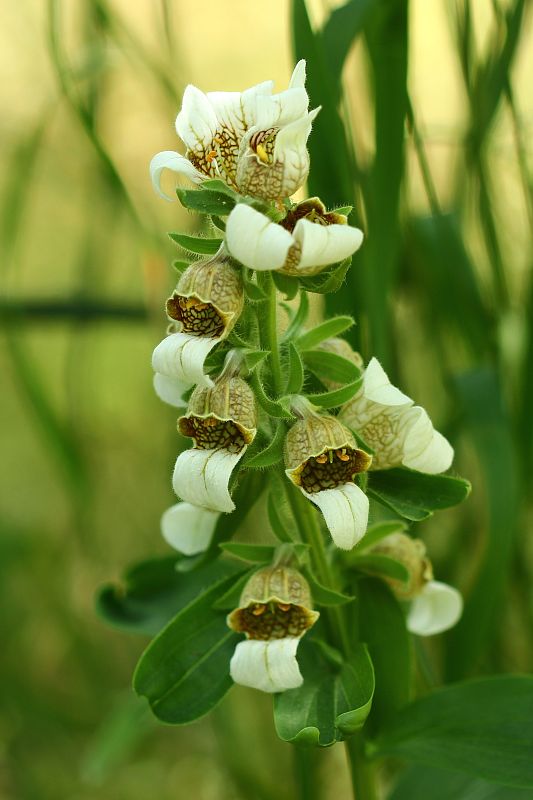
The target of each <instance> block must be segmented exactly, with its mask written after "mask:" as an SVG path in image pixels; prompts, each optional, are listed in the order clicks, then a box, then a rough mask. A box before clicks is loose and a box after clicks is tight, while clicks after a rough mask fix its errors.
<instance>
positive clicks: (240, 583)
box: [213, 559, 257, 611]
mask: <svg viewBox="0 0 533 800" xmlns="http://www.w3.org/2000/svg"><path fill="white" fill-rule="evenodd" d="M245 560H247V559H245ZM254 572H257V567H252V568H251V569H249V570H247V571H246V572H245V573H244V574H242V575H240V576H239V577H238V578H237V580H236V581H235V583H234V584H233V586H230V587H229V589H228V591H227V592H224V594H223V595H222V597H219V598H218V600H216V601H215V602H214V603H213V608H215V609H219V610H220V611H232V610H233V609H234V608H238V607H239V602H240V599H241V594H242V590H243V589H244V587H245V586H246V584H247V583H248V581H249V580H250V578H251V577H252V575H253V574H254Z"/></svg>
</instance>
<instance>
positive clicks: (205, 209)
mask: <svg viewBox="0 0 533 800" xmlns="http://www.w3.org/2000/svg"><path fill="white" fill-rule="evenodd" d="M176 194H177V195H178V199H179V200H180V202H181V204H182V205H183V206H185V208H187V209H189V211H196V212H197V213H198V214H215V215H216V216H219V217H225V216H227V215H228V214H229V213H230V211H231V210H232V208H233V207H234V206H235V200H234V199H233V198H232V197H230V196H229V195H228V194H227V193H226V192H221V191H212V190H210V189H181V188H180V187H178V188H177V189H176Z"/></svg>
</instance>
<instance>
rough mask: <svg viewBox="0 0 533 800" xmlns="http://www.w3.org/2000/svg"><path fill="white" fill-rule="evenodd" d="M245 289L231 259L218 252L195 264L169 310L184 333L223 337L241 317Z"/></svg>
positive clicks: (176, 291) (187, 272)
mask: <svg viewBox="0 0 533 800" xmlns="http://www.w3.org/2000/svg"><path fill="white" fill-rule="evenodd" d="M243 304H244V290H243V285H242V279H241V276H240V274H239V272H238V271H237V270H236V269H235V268H234V267H233V266H232V265H231V263H230V260H229V259H226V258H220V256H215V257H214V258H212V259H210V260H208V261H200V262H198V263H196V264H191V265H190V267H188V268H187V269H186V270H185V272H184V273H183V275H182V276H181V278H180V280H179V282H178V285H177V287H176V289H175V291H174V292H173V294H172V296H171V297H169V299H168V300H167V304H166V310H167V314H168V316H169V317H170V319H172V320H176V321H177V322H178V323H180V324H181V329H182V331H183V332H184V333H187V334H190V335H192V336H203V337H210V338H214V339H222V338H224V337H225V336H227V334H228V333H229V332H230V330H231V329H232V328H233V326H234V324H235V322H236V321H237V319H238V318H239V316H240V314H241V312H242V309H243Z"/></svg>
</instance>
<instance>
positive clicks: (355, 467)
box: [285, 414, 372, 494]
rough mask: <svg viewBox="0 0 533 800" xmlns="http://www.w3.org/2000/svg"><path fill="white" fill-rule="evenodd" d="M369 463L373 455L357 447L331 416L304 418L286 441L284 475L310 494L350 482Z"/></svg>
mask: <svg viewBox="0 0 533 800" xmlns="http://www.w3.org/2000/svg"><path fill="white" fill-rule="evenodd" d="M371 462H372V456H371V455H369V454H368V453H366V452H365V451H364V450H360V449H359V448H358V447H357V444H356V442H355V439H354V437H353V434H352V433H351V432H350V431H349V430H348V428H346V427H345V426H344V425H343V424H342V423H341V422H339V421H338V419H337V418H336V417H333V416H330V415H323V416H319V415H318V414H310V415H309V416H306V417H305V419H301V420H299V421H298V422H296V423H295V424H294V425H293V426H292V428H291V429H290V430H289V432H288V433H287V438H286V439H285V466H286V472H287V475H288V477H289V478H290V479H291V481H292V482H293V483H294V484H296V486H299V487H300V488H301V489H302V490H303V491H304V492H306V493H309V494H312V493H315V492H321V491H323V490H325V489H335V488H336V487H337V486H341V485H343V484H346V483H350V482H352V481H353V479H354V476H355V475H356V474H357V473H359V472H365V471H366V470H367V469H368V468H369V466H370V464H371Z"/></svg>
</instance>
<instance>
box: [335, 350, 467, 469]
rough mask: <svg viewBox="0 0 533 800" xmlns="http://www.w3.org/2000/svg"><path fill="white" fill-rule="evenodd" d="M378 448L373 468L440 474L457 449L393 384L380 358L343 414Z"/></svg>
mask: <svg viewBox="0 0 533 800" xmlns="http://www.w3.org/2000/svg"><path fill="white" fill-rule="evenodd" d="M339 419H341V420H342V421H343V422H344V423H345V424H346V425H348V426H349V427H350V428H352V429H353V430H356V431H357V432H358V433H360V434H361V436H362V437H363V439H364V440H365V442H368V444H369V445H370V447H372V449H373V450H374V451H375V453H374V460H373V462H372V468H373V469H388V468H390V467H398V466H402V465H403V466H405V467H409V468H410V469H416V470H420V471H422V472H427V473H432V474H436V473H439V472H444V471H445V470H447V469H448V468H449V467H450V466H451V463H452V461H453V448H452V446H451V445H450V443H449V442H448V440H447V439H445V438H444V436H442V434H440V433H439V432H438V431H436V430H435V429H434V428H433V425H432V423H431V420H430V419H429V417H428V415H427V413H426V411H424V409H423V408H421V407H420V406H415V405H414V401H413V400H411V398H410V397H407V395H405V394H403V392H401V391H400V390H399V389H397V388H396V387H395V386H393V385H392V384H391V383H390V381H389V379H388V377H387V375H386V373H385V371H384V370H383V367H382V366H381V364H380V363H379V361H378V360H377V359H376V358H372V359H371V361H370V362H369V364H368V366H367V368H366V370H365V373H364V376H363V385H362V387H361V389H360V391H359V392H358V393H357V394H356V395H355V397H354V398H353V399H352V400H350V401H349V402H348V403H346V405H345V406H344V407H343V408H342V410H341V413H340V414H339Z"/></svg>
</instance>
